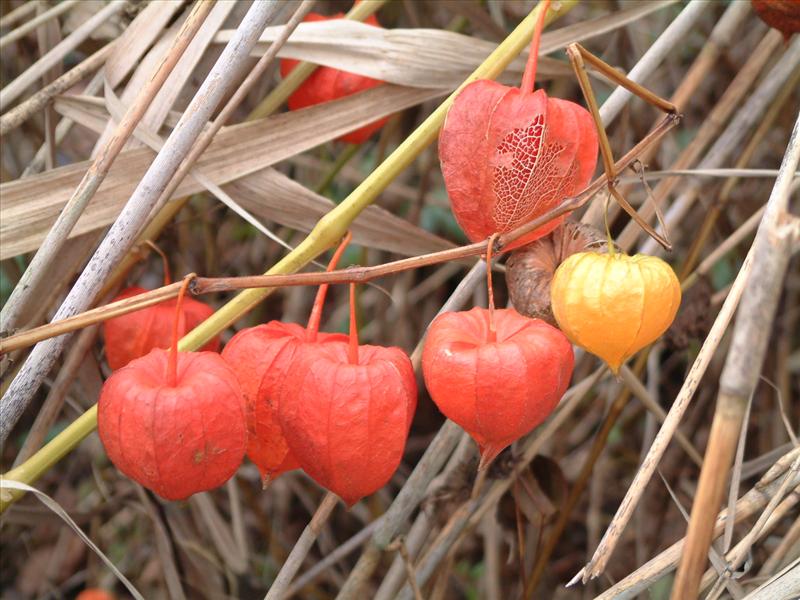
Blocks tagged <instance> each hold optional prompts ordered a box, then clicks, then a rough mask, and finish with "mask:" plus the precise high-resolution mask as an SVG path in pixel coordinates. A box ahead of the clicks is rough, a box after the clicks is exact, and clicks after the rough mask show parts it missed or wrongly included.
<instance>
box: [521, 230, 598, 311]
mask: <svg viewBox="0 0 800 600" xmlns="http://www.w3.org/2000/svg"><path fill="white" fill-rule="evenodd" d="M604 240H605V236H604V235H603V234H602V233H600V232H599V231H598V230H596V229H595V228H594V227H592V226H590V225H586V224H583V223H579V222H577V221H564V223H563V224H562V225H561V226H559V227H557V228H556V229H554V230H553V231H552V232H551V233H550V234H548V235H546V236H544V237H542V238H539V239H538V240H536V241H535V242H533V243H531V244H528V245H527V246H524V247H523V248H520V249H519V250H515V251H514V252H512V253H511V256H510V257H509V259H508V262H507V263H506V284H507V285H508V293H509V295H510V296H511V302H512V303H513V304H514V308H516V309H517V311H519V312H520V313H521V314H523V315H525V316H527V317H532V318H537V319H542V320H544V321H547V322H548V323H550V324H551V325H555V324H556V320H555V317H553V311H552V309H551V307H550V283H551V282H552V280H553V274H554V273H555V271H556V269H557V268H558V265H560V264H561V263H562V262H563V261H564V260H565V259H566V258H567V257H569V256H571V255H572V254H575V253H576V252H585V251H587V250H588V249H590V248H591V249H594V250H597V251H604V250H605V244H604V243H603V242H604Z"/></svg>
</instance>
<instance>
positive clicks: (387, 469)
mask: <svg viewBox="0 0 800 600" xmlns="http://www.w3.org/2000/svg"><path fill="white" fill-rule="evenodd" d="M353 302H354V301H353V291H352V288H351V312H350V315H351V317H350V331H351V334H350V341H349V343H343V342H332V343H329V344H325V345H323V346H317V347H311V346H308V345H305V346H303V347H301V348H300V349H298V351H297V354H296V359H295V360H294V361H293V363H292V365H291V367H290V368H289V370H288V372H287V374H286V377H285V379H284V381H283V385H282V386H281V387H280V390H279V401H278V414H279V417H280V423H281V426H282V428H283V433H284V436H285V437H286V441H287V443H288V444H289V447H290V448H291V450H292V453H293V454H294V455H295V456H296V457H297V459H298V460H299V461H300V464H301V466H302V467H303V470H304V471H305V472H306V473H308V475H309V476H310V477H311V478H312V479H314V480H315V481H316V482H317V483H319V484H320V485H322V486H323V487H325V488H327V489H328V490H330V491H332V492H334V493H336V494H337V495H338V496H339V497H341V498H342V500H344V501H345V503H346V504H347V505H348V506H352V505H353V504H355V503H356V502H357V501H358V500H360V499H361V498H363V497H364V496H368V495H370V494H372V493H374V492H376V491H377V490H379V489H380V488H381V487H383V486H384V485H385V484H386V483H387V482H388V481H389V479H391V477H392V474H393V473H394V472H395V471H396V470H397V467H398V466H399V464H400V460H401V459H402V457H403V450H404V448H405V444H406V439H407V438H408V432H409V429H410V428H411V420H412V419H413V417H414V411H415V410H416V406H417V384H416V381H415V379H414V369H413V367H412V366H411V361H410V360H409V358H408V356H407V355H406V353H405V352H403V351H402V350H401V349H400V348H385V347H382V346H368V345H364V346H359V345H358V338H357V336H356V334H355V331H356V329H355V327H356V326H355V314H354V312H355V311H354V309H353Z"/></svg>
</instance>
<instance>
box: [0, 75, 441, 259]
mask: <svg viewBox="0 0 800 600" xmlns="http://www.w3.org/2000/svg"><path fill="white" fill-rule="evenodd" d="M442 93H443V92H442V91H441V90H419V89H412V88H401V87H396V86H380V87H377V88H374V89H372V90H367V91H366V92H363V93H361V94H357V95H353V96H349V97H347V98H344V99H342V100H337V101H336V102H330V103H327V104H324V105H320V106H315V107H312V108H308V109H304V110H302V111H296V112H292V113H284V114H279V115H275V116H274V117H269V118H267V119H261V120H259V121H253V122H250V123H244V124H241V125H234V126H231V127H226V128H223V129H222V130H221V131H220V133H219V134H218V135H217V136H216V137H215V138H214V141H213V142H212V143H211V145H210V146H209V148H208V149H207V150H206V151H205V152H204V153H203V155H202V156H201V157H200V159H199V160H198V161H197V167H198V168H199V169H200V170H201V171H202V172H203V173H205V174H206V176H208V177H209V178H210V179H211V180H212V181H213V182H214V183H216V184H217V185H222V184H225V183H228V182H230V181H234V180H236V179H240V178H242V177H244V176H246V175H249V174H251V173H255V172H257V171H260V170H261V169H264V168H265V167H268V166H270V165H272V164H275V163H277V162H280V161H281V160H284V159H286V158H289V157H291V156H293V155H295V154H298V153H300V152H304V151H306V150H309V149H310V148H313V147H315V146H317V145H319V144H320V143H323V142H325V141H328V140H331V139H334V138H336V137H338V136H340V135H342V134H343V133H346V132H347V131H350V130H352V129H354V128H357V127H359V126H362V125H364V124H366V123H369V122H371V121H374V120H375V118H376V117H379V116H383V115H387V114H391V113H394V112H397V111H398V110H402V109H404V108H407V107H409V106H414V105H416V104H419V103H420V102H423V101H425V100H427V99H430V98H434V97H437V96H440V95H441V94H442ZM70 103H71V106H72V109H71V110H67V109H66V107H67V106H68V105H69V104H70ZM59 106H60V107H62V110H63V112H64V114H66V115H69V116H70V118H73V119H75V120H76V121H77V122H80V123H83V124H85V125H87V126H91V124H92V123H94V124H97V123H98V122H99V120H98V113H97V112H96V108H93V109H92V110H91V111H89V112H88V115H89V117H90V119H85V118H83V116H82V114H81V109H79V108H78V105H77V101H76V100H74V99H66V98H65V99H63V101H62V100H59ZM152 155H153V154H152V151H150V150H149V149H145V148H137V149H133V150H124V151H123V152H122V153H121V154H120V157H119V160H118V161H117V164H116V165H115V166H114V167H112V168H111V170H110V171H109V173H108V176H107V177H106V179H105V181H104V182H103V185H102V186H101V187H100V189H99V190H98V191H97V193H96V194H95V196H94V198H93V199H92V201H91V202H90V203H89V205H88V206H87V207H86V209H85V210H84V212H83V215H82V216H81V219H79V221H78V223H77V224H76V226H75V228H74V229H73V232H72V235H79V234H80V233H86V232H87V231H92V230H94V229H97V228H99V227H102V226H105V225H107V224H109V223H111V222H112V221H113V220H114V218H115V217H116V215H117V214H118V212H119V209H120V207H121V206H122V203H123V201H124V199H125V198H127V197H129V196H130V194H131V193H132V192H133V190H134V189H135V187H136V184H137V182H138V181H139V179H140V178H141V177H142V174H143V173H144V172H145V171H146V170H147V167H148V166H149V164H150V162H151V161H152ZM123 165H124V166H123ZM87 167H88V163H87V162H86V161H84V162H81V163H75V164H73V165H69V166H67V167H62V168H60V169H54V170H53V171H50V172H48V173H42V174H40V175H36V176H34V177H29V178H27V179H24V180H18V181H12V182H9V183H6V184H2V185H0V195H2V197H3V202H2V203H0V259H5V258H9V257H11V256H16V255H17V254H20V253H22V252H28V251H30V250H34V249H36V248H37V247H38V245H39V243H40V242H41V240H42V238H43V236H44V233H45V232H46V231H47V229H49V227H50V226H51V225H52V223H53V221H54V220H55V218H56V216H57V215H58V214H59V213H60V212H61V210H62V209H63V206H64V203H65V202H66V201H67V199H68V198H69V190H71V189H74V188H75V187H76V186H77V185H78V183H79V182H80V179H81V177H82V175H83V173H84V172H85V170H86V168H87ZM202 189H203V188H202V186H201V185H200V184H198V183H197V182H196V181H194V180H192V179H190V178H187V179H186V180H184V181H183V182H182V183H181V185H179V186H178V188H177V189H176V190H175V195H177V196H186V195H189V194H193V193H196V192H198V191H200V190H202ZM12 224H13V226H12Z"/></svg>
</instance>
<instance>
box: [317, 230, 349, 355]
mask: <svg viewBox="0 0 800 600" xmlns="http://www.w3.org/2000/svg"><path fill="white" fill-rule="evenodd" d="M352 239H353V234H352V233H350V232H349V231H348V232H347V235H345V236H344V238H342V241H341V242H340V243H339V246H338V248H336V252H334V253H333V256H332V257H331V261H330V262H329V263H328V268H327V269H326V270H325V271H326V272H327V273H330V272H331V271H335V270H336V265H337V264H339V259H340V258H342V254H344V250H345V248H347V245H348V244H349V243H350V240H352ZM329 285H330V284H327V283H323V284H322V285H321V286H319V290H317V297H316V298H314V306H313V307H312V308H311V315H310V316H309V317H308V325H307V326H306V340H308V341H309V342H316V341H317V332H318V331H319V323H320V320H321V319H322V308H323V306H324V305H325V296H326V295H327V293H328V287H329Z"/></svg>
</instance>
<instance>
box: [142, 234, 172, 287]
mask: <svg viewBox="0 0 800 600" xmlns="http://www.w3.org/2000/svg"><path fill="white" fill-rule="evenodd" d="M144 243H145V244H147V245H148V246H150V248H151V249H152V250H153V251H155V252H157V253H158V255H159V256H161V263H162V264H163V265H164V285H169V284H170V283H172V276H171V275H170V272H169V261H168V260H167V255H166V254H164V251H163V250H162V249H161V248H159V246H158V244H156V243H155V242H153V241H152V240H145V241H144Z"/></svg>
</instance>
